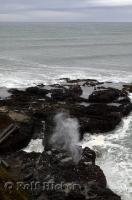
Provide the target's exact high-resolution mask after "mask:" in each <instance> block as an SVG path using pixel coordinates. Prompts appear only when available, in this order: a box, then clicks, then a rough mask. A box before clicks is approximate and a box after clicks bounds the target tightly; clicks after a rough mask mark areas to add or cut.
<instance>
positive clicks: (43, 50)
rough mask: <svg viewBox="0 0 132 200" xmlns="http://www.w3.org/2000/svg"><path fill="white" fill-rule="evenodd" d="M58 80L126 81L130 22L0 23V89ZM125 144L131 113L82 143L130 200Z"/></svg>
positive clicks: (129, 154) (131, 135)
mask: <svg viewBox="0 0 132 200" xmlns="http://www.w3.org/2000/svg"><path fill="white" fill-rule="evenodd" d="M64 77H69V78H75V79H76V78H94V79H98V80H100V81H113V82H128V83H130V82H132V23H20V24H19V23H10V24H8V23H0V85H1V87H3V86H4V87H8V88H11V87H18V88H19V87H27V86H31V85H35V84H37V83H44V84H50V83H56V82H58V81H59V80H58V79H59V78H64ZM131 141H132V115H130V116H128V117H127V118H125V119H123V121H122V123H121V124H120V125H119V126H118V127H117V129H116V130H115V131H113V132H112V133H109V134H107V135H102V134H100V135H98V136H90V135H89V134H87V135H86V137H85V138H84V141H83V144H82V145H83V146H87V145H88V146H90V147H91V148H94V149H95V150H96V151H97V152H98V154H99V156H98V159H97V163H98V164H99V165H100V166H101V167H102V169H103V170H104V172H105V174H106V177H107V180H108V186H109V187H110V188H111V189H113V190H114V191H115V192H116V193H118V194H119V195H121V196H122V199H123V200H131V199H132V142H131ZM33 144H34V143H33ZM33 144H32V145H31V146H32V148H31V149H30V151H32V149H33ZM37 151H39V149H37Z"/></svg>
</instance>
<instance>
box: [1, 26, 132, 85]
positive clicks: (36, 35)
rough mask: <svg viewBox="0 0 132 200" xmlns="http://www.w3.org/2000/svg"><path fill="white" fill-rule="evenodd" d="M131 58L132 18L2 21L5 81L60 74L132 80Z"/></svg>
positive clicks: (11, 82)
mask: <svg viewBox="0 0 132 200" xmlns="http://www.w3.org/2000/svg"><path fill="white" fill-rule="evenodd" d="M131 63H132V24H131V23H114V24H112V23H109V24H107V23H100V24H96V23H30V24H24V23H21V24H17V23H16V24H15V23H11V24H7V23H6V24H4V23H1V24H0V81H1V84H3V85H4V86H5V85H6V86H8V87H12V86H18V87H19V86H20V85H21V86H27V85H31V84H33V83H37V82H45V83H47V82H50V81H51V80H52V81H53V80H55V79H57V78H59V77H71V78H78V77H82V78H87V77H91V78H98V79H99V80H102V79H103V80H112V81H116V82H117V81H126V82H130V81H131V80H132V67H131ZM5 77H6V79H5Z"/></svg>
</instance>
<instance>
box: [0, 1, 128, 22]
mask: <svg viewBox="0 0 132 200" xmlns="http://www.w3.org/2000/svg"><path fill="white" fill-rule="evenodd" d="M0 21H4V22H5V21H27V22H28V21H30V22H33V21H34V22H42V21H44V22H54V21H75V22H81V21H128V22H129V21H132V0H0Z"/></svg>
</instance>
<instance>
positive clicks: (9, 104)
mask: <svg viewBox="0 0 132 200" xmlns="http://www.w3.org/2000/svg"><path fill="white" fill-rule="evenodd" d="M61 81H62V83H60V84H55V85H49V86H45V85H43V84H41V85H38V86H35V87H30V88H27V89H25V90H18V89H10V90H9V91H8V93H10V97H9V96H8V97H7V98H5V99H1V100H0V137H1V135H2V134H3V131H4V130H5V129H6V128H7V127H8V126H10V124H13V125H16V126H17V127H18V128H17V129H15V131H12V132H11V134H9V135H8V134H7V136H8V137H6V139H5V140H2V142H1V143H0V156H1V159H3V160H5V161H6V162H7V163H9V165H10V173H11V174H12V175H13V176H14V177H15V178H16V179H17V180H18V181H20V182H23V184H28V186H29V187H28V189H27V191H28V192H29V193H30V197H31V199H36V200H41V199H43V200H44V199H45V200H46V199H47V200H52V199H56V200H59V199H61V200H68V199H69V200H72V199H77V200H79V199H82V200H83V199H84V200H85V199H89V200H93V199H94V200H120V197H119V196H118V195H116V194H114V193H113V192H112V191H111V190H110V189H108V188H107V181H106V178H105V175H104V173H103V171H102V170H101V169H100V167H99V166H97V165H96V154H95V152H94V151H93V150H90V149H89V148H86V149H84V150H81V156H80V160H79V162H77V163H75V162H74V160H73V157H72V156H71V154H70V153H69V152H70V151H66V149H60V148H55V147H53V146H52V145H51V144H50V142H49V141H50V139H51V136H52V134H53V133H54V129H55V126H56V124H55V122H54V117H55V115H56V114H57V113H59V112H64V113H68V115H69V116H70V117H71V119H72V118H73V119H77V120H78V124H79V133H80V140H81V139H82V138H83V135H84V134H85V133H87V132H89V133H91V134H97V133H98V134H99V133H105V134H109V131H112V130H113V129H114V128H115V127H116V126H117V125H118V124H119V123H120V122H121V120H122V118H123V117H124V116H127V115H128V114H129V113H130V112H131V110H132V104H131V102H130V99H129V95H128V90H129V88H128V86H121V87H120V88H117V87H111V84H112V83H110V86H109V83H107V84H106V83H102V82H98V81H96V80H89V79H87V80H85V79H83V80H80V79H78V80H70V79H63V80H61ZM1 138H2V137H1ZM31 139H34V140H35V139H42V140H43V145H44V149H45V150H44V152H43V153H35V152H34V153H33V152H32V153H26V152H24V148H25V147H26V146H27V145H28V144H29V142H30V140H31ZM22 149H23V151H22ZM32 181H33V183H34V184H35V183H36V182H37V184H38V185H37V188H30V186H31V185H30V184H31V182H32ZM50 183H51V184H53V185H52V186H53V187H52V188H48V189H47V188H45V187H47V186H45V187H44V184H50ZM62 183H63V184H62ZM60 184H61V186H60ZM68 184H70V185H71V187H70V188H69V187H68V188H66V186H67V185H68ZM74 185H75V186H76V188H72V187H73V186H74ZM50 186H51V185H50ZM21 187H22V188H23V187H24V186H23V185H22V186H21ZM56 187H59V188H57V189H56Z"/></svg>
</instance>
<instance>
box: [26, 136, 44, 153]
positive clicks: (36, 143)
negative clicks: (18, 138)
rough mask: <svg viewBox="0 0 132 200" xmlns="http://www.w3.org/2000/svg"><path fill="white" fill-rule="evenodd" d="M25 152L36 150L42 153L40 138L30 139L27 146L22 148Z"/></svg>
mask: <svg viewBox="0 0 132 200" xmlns="http://www.w3.org/2000/svg"><path fill="white" fill-rule="evenodd" d="M23 151H25V152H27V153H31V152H36V153H42V152H43V151H44V146H43V140H42V139H32V140H31V141H30V143H29V144H28V146H27V147H26V148H25V149H23Z"/></svg>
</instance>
